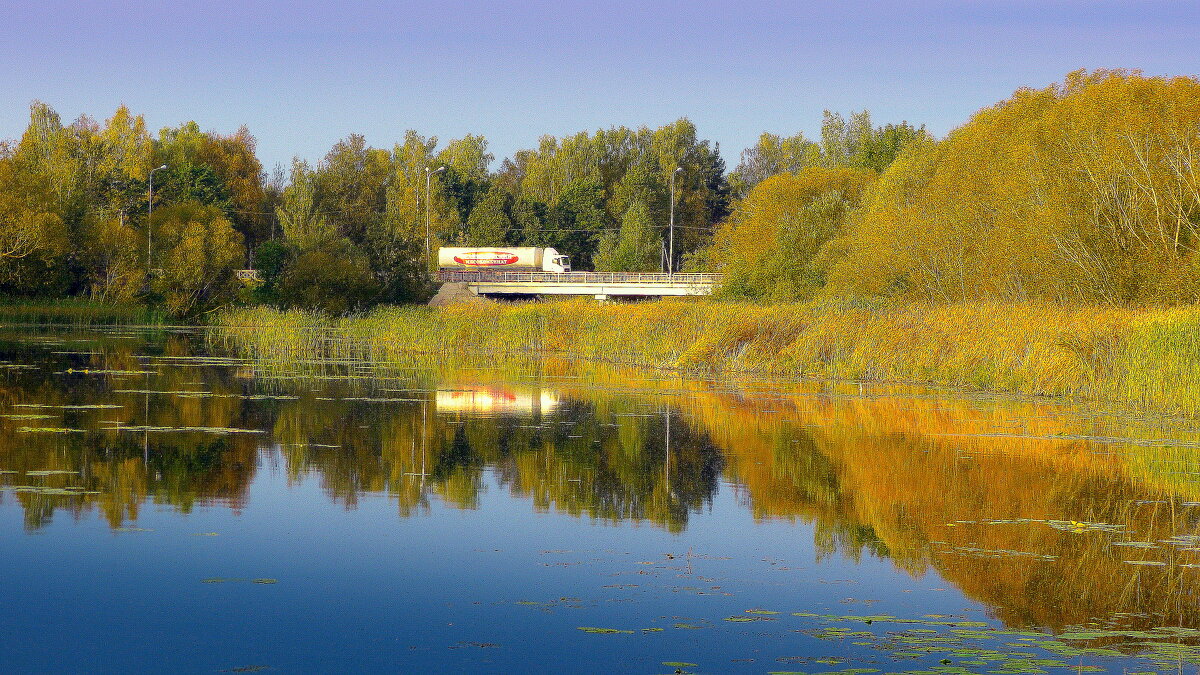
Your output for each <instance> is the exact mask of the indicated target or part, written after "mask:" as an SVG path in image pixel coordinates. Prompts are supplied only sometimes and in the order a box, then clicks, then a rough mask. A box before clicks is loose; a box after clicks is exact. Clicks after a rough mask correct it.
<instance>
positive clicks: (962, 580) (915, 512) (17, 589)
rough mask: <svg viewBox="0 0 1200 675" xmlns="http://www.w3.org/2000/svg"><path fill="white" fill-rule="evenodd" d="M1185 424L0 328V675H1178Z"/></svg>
mask: <svg viewBox="0 0 1200 675" xmlns="http://www.w3.org/2000/svg"><path fill="white" fill-rule="evenodd" d="M1198 457H1200V424H1198V423H1197V422H1196V421H1194V420H1180V419H1174V420H1172V419H1160V418H1152V417H1139V416H1137V415H1133V414H1129V413H1121V412H1119V411H1117V412H1114V411H1111V410H1110V411H1106V410H1103V409H1099V408H1096V407H1088V406H1083V405H1079V404H1072V403H1069V402H1064V401H1055V400H1049V399H1040V400H1039V399H1027V398H1014V397H1003V396H988V395H979V394H966V393H962V392H955V391H946V390H932V389H928V388H922V387H915V386H881V385H865V384H856V383H823V382H804V381H796V382H787V381H767V380H755V379H733V378H725V379H720V380H711V381H709V380H704V379H694V378H685V377H681V376H679V375H672V374H667V373H656V372H652V371H645V370H636V369H627V368H617V367H608V366H603V365H598V364H592V363H579V362H571V361H563V360H554V359H544V360H528V359H527V360H522V361H521V362H519V363H487V362H486V361H485V362H481V363H477V364H475V365H473V366H472V367H465V366H461V365H460V366H454V367H451V366H449V365H447V364H444V363H437V362H433V360H432V359H424V360H423V359H422V358H420V357H414V358H413V359H412V360H411V361H410V362H406V363H393V364H377V363H376V364H368V363H359V362H337V361H329V360H322V359H319V358H314V359H296V360H294V361H291V362H271V361H257V360H254V359H249V358H244V357H243V356H241V355H239V353H237V352H236V351H234V350H231V349H227V348H225V347H224V346H222V344H221V343H219V342H218V341H214V340H211V339H206V336H205V334H204V333H203V332H202V331H201V330H199V329H160V330H146V329H136V328H120V327H115V328H95V329H81V328H71V329H68V328H45V327H43V328H13V327H9V328H5V329H2V330H0V550H2V554H0V579H3V581H2V582H0V588H2V589H3V593H2V597H3V607H2V608H0V665H3V667H4V669H5V670H6V671H8V672H32V671H71V672H75V671H87V672H208V673H212V672H341V671H390V672H397V671H400V672H423V671H435V672H438V671H440V672H486V673H512V672H564V673H608V672H628V673H727V672H745V673H778V672H804V673H815V672H843V673H849V672H855V673H866V672H928V673H967V672H981V673H983V672H988V673H1037V672H1088V671H1108V672H1113V671H1115V672H1121V671H1122V670H1126V671H1128V672H1134V671H1138V672H1183V671H1185V670H1187V671H1189V672H1195V671H1196V669H1197V664H1200V647H1198V646H1197V645H1198V644H1200V605H1198V598H1197V589H1198V588H1200V584H1198V581H1200V461H1197V458H1198Z"/></svg>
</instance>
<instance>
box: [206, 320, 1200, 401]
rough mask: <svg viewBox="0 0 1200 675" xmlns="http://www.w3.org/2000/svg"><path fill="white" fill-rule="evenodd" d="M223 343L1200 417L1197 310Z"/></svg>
mask: <svg viewBox="0 0 1200 675" xmlns="http://www.w3.org/2000/svg"><path fill="white" fill-rule="evenodd" d="M215 323H216V332H215V333H214V335H215V336H216V338H217V339H220V340H224V341H226V342H228V343H229V345H230V346H231V347H233V348H234V349H236V350H238V351H239V352H241V353H245V354H250V355H254V356H257V357H260V358H267V359H311V358H314V357H316V356H320V357H327V358H336V359H362V360H367V361H380V362H384V361H387V362H391V361H401V360H406V359H408V358H411V357H412V356H413V354H414V353H419V354H428V355H434V356H438V357H439V358H442V359H448V360H457V359H460V358H464V357H468V356H472V355H473V356H479V355H485V356H489V355H494V356H503V355H516V354H555V355H560V356H567V357H575V358H585V359H596V360H603V361H610V362H616V363H626V364H635V365H639V366H647V367H653V368H666V369H677V370H680V371H684V372H692V373H760V374H769V375H777V376H787V377H818V378H840V379H856V380H874V381H895V382H927V383H933V384H940V385H950V386H960V387H967V388H972V389H985V390H995V391H1007V392H1015V393H1023V394H1044V395H1054V396H1070V397H1079V398H1086V399H1092V400H1100V401H1114V402H1121V403H1127V404H1132V405H1134V406H1136V407H1140V408H1144V409H1148V410H1155V411H1160V412H1169V413H1182V414H1187V415H1196V414H1200V308H1192V307H1187V308H1176V309H1120V308H1113V307H1099V306H1088V307H1065V306H1059V305H1053V304H1035V303H1022V304H1002V303H960V304H952V305H878V306H848V305H843V306H836V305H828V304H795V305H776V306H763V305H750V304H736V303H719V302H699V303H697V302H678V301H663V302H655V303H642V304H633V305H608V304H597V303H594V302H590V301H579V302H553V303H537V304H528V305H483V306H479V305H473V306H466V305H464V306H452V307H448V308H442V309H429V308H425V307H390V308H381V309H377V310H376V311H374V312H372V313H370V314H368V315H365V316H362V317H355V318H345V319H329V318H325V317H322V316H319V315H314V314H307V313H302V312H278V311H275V310H270V309H265V308H245V309H237V310H232V311H228V312H225V313H223V314H221V315H220V316H219V317H217V318H216V319H215Z"/></svg>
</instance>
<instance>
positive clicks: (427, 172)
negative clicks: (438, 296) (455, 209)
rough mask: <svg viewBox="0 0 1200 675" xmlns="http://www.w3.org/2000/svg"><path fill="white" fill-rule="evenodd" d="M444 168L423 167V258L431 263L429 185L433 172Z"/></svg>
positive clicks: (444, 168)
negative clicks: (434, 169)
mask: <svg viewBox="0 0 1200 675" xmlns="http://www.w3.org/2000/svg"><path fill="white" fill-rule="evenodd" d="M445 170H446V167H444V166H440V167H438V168H437V170H436V171H430V170H429V167H425V260H426V261H428V264H430V265H432V264H433V253H432V252H431V251H430V249H429V240H430V236H431V235H430V231H429V201H430V200H429V186H430V184H431V183H430V181H431V180H432V179H433V174H435V173H441V172H443V171H445Z"/></svg>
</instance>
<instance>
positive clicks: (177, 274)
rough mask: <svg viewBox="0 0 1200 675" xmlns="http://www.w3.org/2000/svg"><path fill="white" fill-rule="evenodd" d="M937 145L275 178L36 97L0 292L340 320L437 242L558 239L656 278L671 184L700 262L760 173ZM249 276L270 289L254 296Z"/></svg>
mask: <svg viewBox="0 0 1200 675" xmlns="http://www.w3.org/2000/svg"><path fill="white" fill-rule="evenodd" d="M927 137H928V134H926V133H925V132H924V129H923V128H916V127H913V126H911V125H909V124H907V123H902V124H899V125H886V126H883V127H874V126H872V123H871V119H870V114H869V113H867V112H861V113H854V114H851V115H850V116H849V118H848V119H847V118H844V117H843V116H842V115H840V114H836V113H831V112H826V114H825V120H824V124H823V126H822V133H821V138H820V139H818V140H809V139H807V138H805V137H804V136H803V134H797V135H795V136H791V137H781V136H777V135H773V134H766V133H765V134H763V135H762V137H761V138H760V140H759V142H758V143H757V144H756V145H755V146H754V147H752V148H749V149H747V150H746V151H744V152H743V153H742V155H741V161H740V163H739V164H738V166H737V167H736V168H735V169H734V170H733V171H727V169H726V164H725V161H724V159H723V158H722V156H721V152H720V148H719V146H718V145H716V144H713V143H710V142H709V141H708V140H705V139H702V138H700V137H699V136H698V135H697V130H696V127H695V125H694V124H692V123H691V122H690V121H689V120H687V119H680V120H678V121H676V122H673V123H671V124H667V125H664V126H662V127H659V128H656V129H650V128H647V127H641V128H638V129H631V128H628V127H623V126H622V127H613V128H609V129H600V130H597V131H595V132H580V133H578V134H575V135H570V136H564V137H561V138H560V137H555V136H544V137H542V138H541V139H540V141H539V143H538V146H537V147H536V148H534V149H528V150H521V151H518V152H516V153H514V155H513V156H512V157H510V158H506V159H504V160H503V161H501V162H500V163H499V165H498V166H494V165H495V157H494V156H493V155H492V153H490V152H489V151H488V141H487V139H486V138H484V137H482V136H477V135H467V136H465V137H463V138H459V139H454V140H451V141H449V142H447V143H445V144H441V143H440V142H439V139H438V138H437V137H427V136H422V135H421V134H419V133H418V132H416V131H411V130H410V131H408V132H406V133H405V135H404V138H403V140H402V141H401V142H398V143H395V144H394V145H393V147H392V148H390V149H384V148H373V147H370V146H368V145H367V144H366V142H365V140H364V138H363V137H362V136H360V135H350V136H348V137H347V138H345V139H343V140H341V141H339V142H337V143H336V144H335V145H334V146H333V147H332V148H331V149H330V150H329V152H328V153H327V154H326V155H325V156H324V157H323V158H322V159H321V160H320V161H319V162H316V163H315V164H310V163H308V162H304V161H301V160H295V161H294V162H293V164H292V166H291V167H290V171H289V172H286V173H285V172H284V171H283V170H282V169H280V168H278V167H277V168H276V169H275V171H274V172H273V173H272V174H271V175H268V174H267V173H266V172H265V171H264V170H263V167H262V165H261V163H260V162H259V160H258V159H257V157H256V155H255V139H254V137H253V136H252V135H251V134H250V132H249V131H248V130H247V129H246V128H245V127H243V128H241V129H239V130H238V131H236V132H235V133H233V134H230V135H224V134H220V133H216V132H212V131H202V130H201V129H200V127H199V125H197V124H196V123H195V122H188V123H186V124H182V125H180V126H178V127H168V128H164V129H162V130H160V131H159V132H158V134H157V135H154V134H152V133H150V132H149V131H148V130H147V128H146V124H145V121H144V119H143V118H142V117H141V116H140V115H134V114H133V113H132V112H131V111H129V110H128V109H127V108H125V107H124V106H122V107H120V108H118V109H117V110H116V111H115V112H114V114H113V115H112V116H111V117H110V118H109V119H107V120H105V121H104V122H103V123H100V122H97V121H96V120H95V119H93V118H90V117H87V116H82V117H80V118H78V119H76V120H75V121H73V122H71V123H64V122H63V121H62V119H61V118H60V116H59V115H58V114H57V113H56V112H55V111H54V110H53V109H52V108H50V106H48V105H46V104H45V103H42V102H34V103H33V104H32V105H31V107H30V123H29V126H28V128H27V129H26V131H25V133H24V134H23V136H22V137H21V138H20V139H19V140H16V141H12V142H8V143H3V144H0V295H3V296H7V297H27V298H59V297H86V298H92V299H95V300H98V301H103V302H115V303H123V302H131V301H146V302H150V303H153V304H157V305H161V306H163V307H165V308H166V309H168V310H169V311H171V312H172V313H175V314H180V315H186V314H191V313H196V312H199V311H204V310H207V309H210V308H213V307H216V306H221V305H224V304H227V303H230V302H236V301H244V302H265V303H270V304H274V305H278V306H284V307H311V308H318V309H322V310H326V311H330V312H335V313H341V312H346V311H354V310H358V309H361V308H363V307H366V306H368V305H370V304H374V303H380V302H388V303H399V302H412V301H419V300H422V299H423V298H425V297H427V296H428V294H429V293H430V291H431V282H430V270H431V261H430V257H429V255H428V251H429V250H433V251H436V248H437V247H438V246H443V245H468V246H483V245H487V246H493V245H495V246H498V245H511V246H553V247H555V248H557V249H559V250H560V251H562V252H564V253H567V254H569V255H571V256H572V260H573V261H574V265H575V267H576V268H577V269H596V270H611V271H657V270H659V269H663V268H665V267H666V265H667V262H668V261H666V259H665V257H666V256H667V247H666V246H665V243H664V241H665V237H666V234H667V231H666V230H667V223H668V221H669V220H670V211H671V206H672V203H671V187H672V179H673V178H674V197H675V198H674V214H675V241H674V254H675V259H674V260H672V261H670V262H671V263H672V264H673V267H674V268H675V269H680V268H681V267H684V268H690V269H699V268H701V267H702V266H704V265H706V264H708V263H707V260H708V259H709V258H710V257H711V256H709V255H708V252H709V249H710V247H711V245H712V241H713V233H714V232H715V231H716V229H717V228H718V226H720V225H721V223H723V222H725V221H726V220H727V219H728V218H729V216H730V214H731V213H732V209H733V206H734V205H735V204H736V203H738V202H739V201H740V200H743V199H744V198H746V197H747V196H748V195H749V194H750V193H751V192H753V191H754V190H755V189H756V186H758V185H759V184H761V183H762V182H763V181H764V180H766V179H767V178H770V177H771V176H774V175H777V174H782V173H788V172H795V171H800V170H804V169H806V168H810V167H856V168H860V169H861V170H863V171H879V170H881V169H882V168H884V167H886V166H887V165H888V164H890V162H891V161H892V159H894V158H895V156H896V155H897V153H898V152H899V150H900V149H901V148H902V147H904V146H905V145H906V144H908V143H910V142H911V141H912V140H913V139H920V138H927ZM151 187H152V188H153V193H151ZM427 188H428V190H427ZM244 268H253V269H255V270H257V271H258V274H259V275H260V276H261V278H262V279H263V283H262V284H261V285H258V286H256V287H254V288H243V287H242V285H241V284H240V283H239V282H238V280H237V279H236V276H235V272H236V270H239V269H244Z"/></svg>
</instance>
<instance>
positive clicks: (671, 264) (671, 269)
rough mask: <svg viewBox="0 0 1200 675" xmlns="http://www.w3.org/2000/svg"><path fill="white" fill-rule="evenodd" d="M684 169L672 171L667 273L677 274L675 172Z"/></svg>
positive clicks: (679, 168) (677, 168)
mask: <svg viewBox="0 0 1200 675" xmlns="http://www.w3.org/2000/svg"><path fill="white" fill-rule="evenodd" d="M680 171H683V167H682V166H680V167H676V169H675V170H674V171H672V172H671V233H670V236H669V238H670V244H669V248H668V250H667V274H675V174H677V173H679V172H680Z"/></svg>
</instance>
